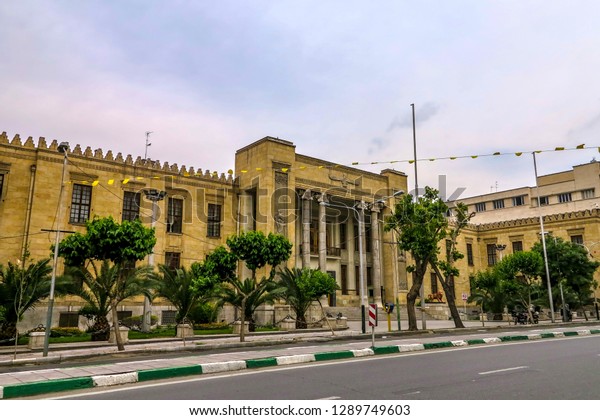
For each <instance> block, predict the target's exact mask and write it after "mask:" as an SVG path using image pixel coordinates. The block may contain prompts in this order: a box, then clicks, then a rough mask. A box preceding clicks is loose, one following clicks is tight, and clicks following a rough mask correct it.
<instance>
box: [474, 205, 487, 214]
mask: <svg viewBox="0 0 600 420" xmlns="http://www.w3.org/2000/svg"><path fill="white" fill-rule="evenodd" d="M475 211H476V212H482V211H485V203H477V204H475Z"/></svg>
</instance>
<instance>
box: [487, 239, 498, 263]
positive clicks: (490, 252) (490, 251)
mask: <svg viewBox="0 0 600 420" xmlns="http://www.w3.org/2000/svg"><path fill="white" fill-rule="evenodd" d="M487 257H488V265H489V266H492V265H496V261H497V258H496V244H488V246H487Z"/></svg>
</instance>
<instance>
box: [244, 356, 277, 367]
mask: <svg viewBox="0 0 600 420" xmlns="http://www.w3.org/2000/svg"><path fill="white" fill-rule="evenodd" d="M269 366H277V359H275V358H274V357H266V358H264V359H253V360H246V367H247V368H248V369H256V368H263V367H269Z"/></svg>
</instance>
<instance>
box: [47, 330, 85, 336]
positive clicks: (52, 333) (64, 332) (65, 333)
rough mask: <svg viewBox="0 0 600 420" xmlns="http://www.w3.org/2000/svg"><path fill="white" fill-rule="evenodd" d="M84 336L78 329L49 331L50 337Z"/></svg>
mask: <svg viewBox="0 0 600 420" xmlns="http://www.w3.org/2000/svg"><path fill="white" fill-rule="evenodd" d="M85 334H86V333H85V332H83V331H81V330H80V329H79V328H52V329H51V330H50V337H76V336H80V335H85Z"/></svg>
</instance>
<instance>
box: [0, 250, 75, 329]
mask: <svg viewBox="0 0 600 420" xmlns="http://www.w3.org/2000/svg"><path fill="white" fill-rule="evenodd" d="M51 273H52V267H51V265H50V259H48V258H46V259H43V260H39V261H35V262H30V263H26V262H25V261H24V262H23V263H21V264H13V263H11V262H9V263H8V264H7V265H6V266H3V265H1V264H0V311H1V312H2V321H0V322H1V323H0V339H7V338H13V337H15V335H16V331H17V330H16V325H17V322H18V321H19V320H20V319H21V317H22V316H23V314H24V313H25V312H26V311H27V310H29V309H32V308H34V307H35V305H36V304H37V303H38V302H39V301H40V300H42V299H45V298H47V297H48V296H49V295H50V286H51V280H52V276H51ZM64 282H65V279H63V278H62V277H59V278H57V279H56V285H55V291H56V293H57V294H60V293H61V291H62V288H63V285H64Z"/></svg>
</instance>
